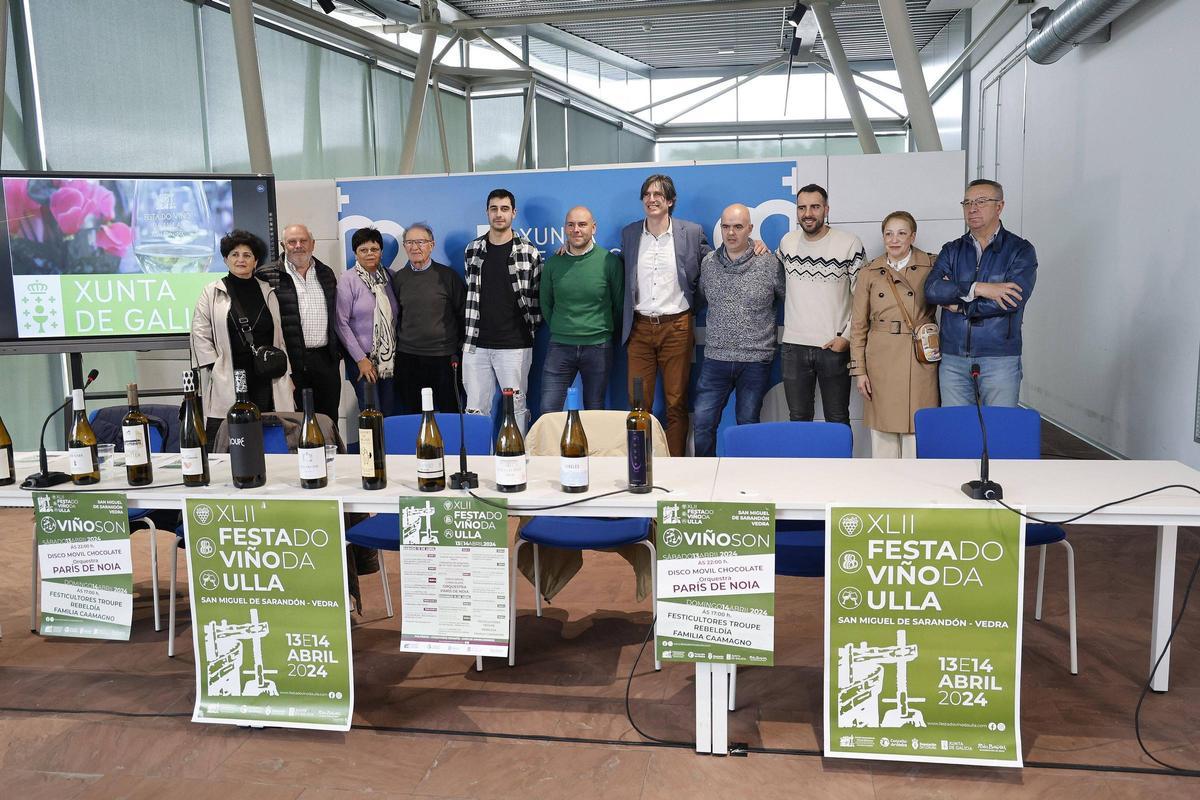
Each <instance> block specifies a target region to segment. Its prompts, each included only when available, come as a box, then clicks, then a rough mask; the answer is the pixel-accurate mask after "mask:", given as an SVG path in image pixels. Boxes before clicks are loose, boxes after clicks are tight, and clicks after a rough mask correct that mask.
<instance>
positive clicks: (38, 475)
mask: <svg viewBox="0 0 1200 800" xmlns="http://www.w3.org/2000/svg"><path fill="white" fill-rule="evenodd" d="M99 374H100V373H99V371H97V370H92V371H91V372H89V373H88V377H87V383H85V384H84V385H83V388H84V389H87V387H89V386H91V385H92V381H94V380H96V377H97V376H98V375H99ZM70 402H71V398H70V397H67V399H66V400H64V401H63V402H62V405H60V406H59V407H58V408H56V409H54V410H53V411H51V412H50V414H49V415H48V416H47V417H46V420H45V422H43V423H42V433H41V436H39V437H38V441H39V443H40V444H39V445H38V470H39V471H38V472H35V473H34V474H32V475H30V476H29V477H28V478H26V479H25V480H23V481H21V488H22V489H48V488H50V487H51V486H58V485H59V484H61V483H66V482H67V481H69V480H71V476H70V475H69V474H67V473H66V472H51V471H50V464H49V459H48V458H47V456H46V426H47V425H49V424H50V420H52V419H54V415H55V414H57V413H58V412H59V411H62V410H63V409H64V408H66V407H67V403H70Z"/></svg>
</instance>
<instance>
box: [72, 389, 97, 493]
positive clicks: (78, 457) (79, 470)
mask: <svg viewBox="0 0 1200 800" xmlns="http://www.w3.org/2000/svg"><path fill="white" fill-rule="evenodd" d="M71 404H72V405H73V406H74V407H75V417H74V420H73V421H72V422H71V435H70V436H68V437H67V453H68V454H69V455H70V457H71V482H72V483H74V484H75V485H76V486H87V485H88V484H91V483H99V482H100V457H99V455H97V453H96V434H95V433H94V432H93V431H92V426H91V424H90V423H89V422H88V418H87V411H86V410H85V409H84V405H83V389H73V390H71Z"/></svg>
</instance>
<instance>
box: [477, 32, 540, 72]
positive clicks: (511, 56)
mask: <svg viewBox="0 0 1200 800" xmlns="http://www.w3.org/2000/svg"><path fill="white" fill-rule="evenodd" d="M476 35H477V36H478V37H479V38H480V39H483V40H484V41H485V42H487V43H488V44H489V45H491V47H492V49H493V50H495V51H496V52H497V53H499V54H500V55H502V56H505V57H507V58H508V60H509V61H512V62H513V63H514V64H516V65H517V66H518V67H520V68H521V69H529V63H528V62H526V61H522V60H521V57H520V56H518V55H517V54H516V53H513V52H512V51H510V50H509V49H508V48H507V47H505V46H504V45H502V44H500V43H499V42H497V41H496V40H495V39H493V38H492V37H491V36H488V35H487V34H486V33H484V32H483V31H476Z"/></svg>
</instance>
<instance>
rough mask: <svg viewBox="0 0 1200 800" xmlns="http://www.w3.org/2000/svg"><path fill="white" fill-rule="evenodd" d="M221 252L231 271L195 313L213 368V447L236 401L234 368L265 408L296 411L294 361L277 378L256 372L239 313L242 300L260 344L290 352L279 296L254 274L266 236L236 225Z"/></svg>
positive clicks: (203, 358)
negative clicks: (236, 310)
mask: <svg viewBox="0 0 1200 800" xmlns="http://www.w3.org/2000/svg"><path fill="white" fill-rule="evenodd" d="M221 256H222V257H223V258H224V259H225V265H226V266H227V267H228V268H229V273H228V274H226V275H225V277H223V278H221V279H219V280H216V281H213V282H212V283H210V284H209V285H208V286H206V287H204V291H203V292H202V293H201V294H200V299H199V300H197V301H196V310H195V312H194V313H193V314H192V339H191V343H192V352H193V353H194V354H195V359H196V365H197V366H199V367H201V368H205V367H207V368H209V369H210V373H209V380H208V386H207V387H206V389H205V391H204V409H205V411H206V412H207V413H208V415H209V417H208V420H207V421H206V425H205V428H206V431H207V433H208V443H209V447H210V448H211V447H212V445H213V443H214V440H215V439H216V435H217V429H218V428H220V426H221V420H222V419H224V418H225V412H226V411H228V410H229V407H230V406H231V405H233V402H234V387H233V371H234V370H236V369H243V370H245V371H246V379H247V382H248V386H249V389H250V399H251V400H253V401H254V404H255V405H257V406H258V408H259V410H260V411H295V410H296V404H295V401H294V400H293V398H292V381H291V371H292V369H291V364H289V365H288V369H287V370H286V371H285V372H284V374H283V375H282V377H279V378H276V379H275V380H268V379H266V378H261V377H259V376H258V375H256V374H255V371H254V364H253V353H252V352H251V350H250V347H249V346H248V345H247V343H246V341H245V339H244V338H243V336H242V331H241V330H239V327H238V323H237V315H236V314H234V313H233V299H236V300H237V303H238V305H239V306H240V307H241V310H242V314H244V315H245V317H246V319H247V320H248V322H249V325H250V329H251V336H252V338H253V341H254V346H255V347H265V346H272V347H277V348H279V349H280V350H282V351H284V352H285V353H286V348H285V347H284V344H283V329H282V328H281V327H280V325H279V302H278V301H277V300H276V299H275V292H274V290H272V289H271V287H270V285H269V284H267V283H266V282H265V281H261V280H259V279H258V278H256V277H254V268H255V267H257V266H258V265H259V263H261V262H262V261H263V260H264V259H265V258H266V257H267V245H266V243H265V242H263V240H262V239H260V238H258V237H257V236H255V235H254V234H253V233H249V232H247V231H243V230H235V231H232V232H230V233H229V234H228V235H227V236H225V237H224V238H222V239H221Z"/></svg>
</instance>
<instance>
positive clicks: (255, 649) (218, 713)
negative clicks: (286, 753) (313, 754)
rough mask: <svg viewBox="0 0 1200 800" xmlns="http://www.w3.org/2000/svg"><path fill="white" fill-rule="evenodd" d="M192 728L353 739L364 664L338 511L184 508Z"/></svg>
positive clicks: (231, 501) (253, 502) (278, 505)
mask: <svg viewBox="0 0 1200 800" xmlns="http://www.w3.org/2000/svg"><path fill="white" fill-rule="evenodd" d="M183 518H184V526H185V535H186V537H187V556H188V578H189V581H190V586H191V595H192V644H193V650H194V652H195V656H196V707H195V711H194V712H193V715H192V720H193V721H194V722H219V723H228V724H236V725H252V726H273V727H281V728H320V729H325V730H339V731H344V730H349V728H350V721H351V715H352V714H353V711H354V680H353V678H354V662H353V659H352V653H351V647H350V611H349V607H348V603H347V589H346V546H345V541H344V537H343V533H342V503H341V501H340V500H302V499H291V498H270V499H267V498H262V497H257V498H255V497H250V498H247V497H236V498H234V497H229V498H223V497H206V498H203V499H187V500H185V504H184V515H183Z"/></svg>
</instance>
